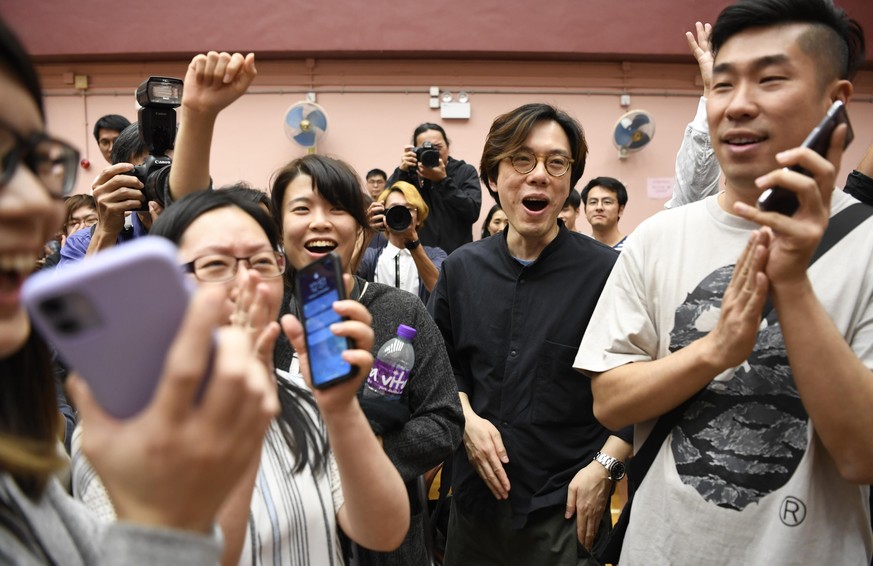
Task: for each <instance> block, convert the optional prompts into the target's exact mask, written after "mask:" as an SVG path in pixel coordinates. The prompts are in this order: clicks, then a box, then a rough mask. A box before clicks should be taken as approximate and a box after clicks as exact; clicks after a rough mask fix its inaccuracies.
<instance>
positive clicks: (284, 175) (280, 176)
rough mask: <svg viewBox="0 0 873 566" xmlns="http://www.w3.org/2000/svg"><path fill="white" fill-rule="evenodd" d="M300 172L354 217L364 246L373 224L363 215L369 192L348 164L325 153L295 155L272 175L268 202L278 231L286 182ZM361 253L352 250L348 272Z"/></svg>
mask: <svg viewBox="0 0 873 566" xmlns="http://www.w3.org/2000/svg"><path fill="white" fill-rule="evenodd" d="M300 175H308V176H309V177H310V178H311V179H312V189H313V190H314V191H317V192H318V194H319V195H321V197H322V198H324V199H325V200H326V201H327V202H329V203H330V204H332V205H334V206H335V207H337V208H339V209H340V210H344V211H345V212H348V213H349V214H350V215H351V216H352V218H354V219H355V222H357V224H358V229H359V230H360V231H361V232H360V234H361V236H360V241H359V243H358V245H359V247H360V250H365V249H367V245H368V244H369V243H370V238H372V237H373V228H371V227H370V222H369V219H368V218H367V207H369V206H370V203H371V202H372V199H371V197H370V195H369V193H367V192H366V191H364V189H363V186H362V185H361V181H360V179H359V178H358V174H357V173H355V170H354V169H352V167H351V165H349V164H348V163H346V162H345V161H342V160H340V159H335V158H333V157H327V156H325V155H317V154H308V155H304V156H303V157H298V158H297V159H295V160H293V161H292V162H291V163H289V164H288V165H286V166H284V167H282V168H281V169H279V170H278V171H277V172H276V173H275V174H274V175H273V180H272V181H271V182H270V202H271V204H272V209H273V217H274V218H275V219H276V222H277V224H278V226H279V230H280V232H281V230H282V224H283V221H284V219H285V213H286V212H287V211H286V210H285V209H284V207H283V206H282V201H283V200H284V198H285V191H286V190H287V189H288V185H289V184H291V182H292V181H294V179H296V178H297V177H299V176H300ZM361 255H362V253H356V254H355V256H354V258H353V259H352V264H353V265H351V266H349V269H350V273H355V272H356V271H357V269H358V266H357V265H355V264H357V263H358V262H359V261H360V256H361ZM288 267H289V268H288V270H287V271H286V280H288V281H289V283H290V282H293V280H294V277H293V275H294V271H295V269H294V266H292V265H289V266H288Z"/></svg>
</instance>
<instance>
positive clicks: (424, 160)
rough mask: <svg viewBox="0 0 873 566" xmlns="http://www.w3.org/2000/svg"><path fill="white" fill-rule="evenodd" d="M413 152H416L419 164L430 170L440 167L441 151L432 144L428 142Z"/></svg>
mask: <svg viewBox="0 0 873 566" xmlns="http://www.w3.org/2000/svg"><path fill="white" fill-rule="evenodd" d="M412 151H414V152H415V158H416V159H418V162H419V163H421V164H422V165H424V166H425V167H427V168H428V169H435V168H437V167H439V166H440V150H439V149H437V148H435V147H434V146H433V144H432V143H431V142H429V141H426V142H424V143H423V144H421V145H420V146H418V147H416V148H415V149H413V150H412Z"/></svg>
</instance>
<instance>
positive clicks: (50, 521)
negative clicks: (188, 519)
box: [0, 473, 221, 566]
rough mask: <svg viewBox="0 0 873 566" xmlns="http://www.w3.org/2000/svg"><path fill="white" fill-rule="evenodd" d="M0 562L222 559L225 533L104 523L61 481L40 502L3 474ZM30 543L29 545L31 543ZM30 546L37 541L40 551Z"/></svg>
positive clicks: (0, 476) (74, 565)
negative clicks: (210, 533)
mask: <svg viewBox="0 0 873 566" xmlns="http://www.w3.org/2000/svg"><path fill="white" fill-rule="evenodd" d="M0 506H2V507H3V508H4V509H2V510H0V564H16V565H21V566H29V565H31V564H59V565H60V564H63V565H64V566H66V565H70V566H79V565H86V564H87V565H93V564H98V565H113V564H119V565H121V564H218V561H219V559H220V556H221V541H220V538H221V537H220V535H218V534H216V533H218V531H217V530H216V532H215V533H213V534H212V535H198V534H196V533H188V532H183V531H174V530H170V529H160V528H154V527H146V526H140V525H135V524H133V523H124V522H117V523H108V524H107V523H102V522H100V521H98V520H97V518H96V517H94V516H93V515H91V512H90V511H88V509H86V508H85V506H84V505H82V503H80V502H79V501H75V500H74V499H73V498H72V497H70V496H69V495H67V493H66V492H65V491H64V490H63V488H62V487H61V486H60V484H59V483H58V482H57V481H56V480H52V481H51V482H50V483H49V485H48V487H47V488H46V491H45V493H44V494H43V495H42V497H40V498H39V499H38V500H36V501H32V500H30V499H29V498H28V497H27V496H26V495H24V494H23V493H22V492H21V490H19V489H18V485H17V484H16V483H15V481H14V480H13V479H12V477H11V476H9V475H8V474H6V473H0ZM28 543H30V544H28ZM31 545H38V546H39V548H40V549H41V550H42V552H43V553H44V554H45V556H41V555H40V554H39V552H37V551H35V549H33V548H32V546H31Z"/></svg>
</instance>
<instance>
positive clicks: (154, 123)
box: [128, 77, 182, 212]
mask: <svg viewBox="0 0 873 566" xmlns="http://www.w3.org/2000/svg"><path fill="white" fill-rule="evenodd" d="M136 101H137V103H138V104H139V105H140V109H139V133H140V135H141V136H142V139H143V141H145V145H146V148H147V149H148V152H149V155H148V157H146V160H145V162H144V163H143V164H142V165H137V166H135V167H134V168H133V171H131V172H130V173H128V174H129V175H132V176H134V177H136V178H137V179H139V181H140V182H141V183H142V184H143V190H142V191H143V201H142V206H140V207H139V208H138V209H137V212H145V211H147V210H148V209H149V201H150V200H154V201H157V202H158V204H160V205H161V206H164V199H163V190H162V187H163V186H164V185H165V182H166V176H167V175H169V172H170V171H169V169H168V168H169V166H170V163H171V162H172V161H171V160H170V158H169V157H167V151H168V150H170V149H173V145H174V144H175V142H176V108H178V107H179V106H180V105H181V104H182V79H174V78H171V77H149V78H148V79H146V80H144V81H143V82H142V84H140V85H139V87H138V88H137V89H136Z"/></svg>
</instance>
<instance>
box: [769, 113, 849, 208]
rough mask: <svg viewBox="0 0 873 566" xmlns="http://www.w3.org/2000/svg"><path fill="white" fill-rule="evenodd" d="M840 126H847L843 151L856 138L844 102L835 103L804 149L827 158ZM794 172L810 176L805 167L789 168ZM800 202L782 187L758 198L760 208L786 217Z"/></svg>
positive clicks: (810, 134)
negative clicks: (833, 137) (833, 138)
mask: <svg viewBox="0 0 873 566" xmlns="http://www.w3.org/2000/svg"><path fill="white" fill-rule="evenodd" d="M840 124H845V125H846V128H847V130H846V142H845V143H844V144H843V149H846V147H848V146H849V144H850V143H851V142H852V140H853V139H854V137H855V133H854V132H853V131H852V124H851V123H849V115H848V114H847V113H846V105H845V104H843V102H842V101H840V100H837V101H835V102H834V103H833V104H832V105H831V107H830V108H829V109H828V112H827V114H825V117H824V118H822V121H821V122H819V124H818V126H816V127H815V129H813V130H812V131H811V132H810V133H809V135H808V136H806V139H805V140H803V144H802V147H808V148H810V149H812V150H813V151H815V152H816V153H818V154H819V155H821V156H822V157H825V156H827V153H828V149H830V146H831V136H832V135H833V133H834V130H835V129H836V127H837V126H839V125H840ZM789 169H790V170H792V171H797V172H798V173H803V174H804V175H809V172H808V171H806V170H805V169H804V168H803V167H798V166H797V165H795V166H793V167H789ZM799 206H800V202H799V201H798V200H797V195H796V194H794V192H793V191H789V190H788V189H783V188H782V187H772V188H770V189H767V190H766V191H764V192H763V193H761V196H760V197H758V208H759V209H761V210H766V211H768V212H779V213H782V214H784V215H786V216H791V215H793V214H794V213H795V212H797V208H798V207H799Z"/></svg>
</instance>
